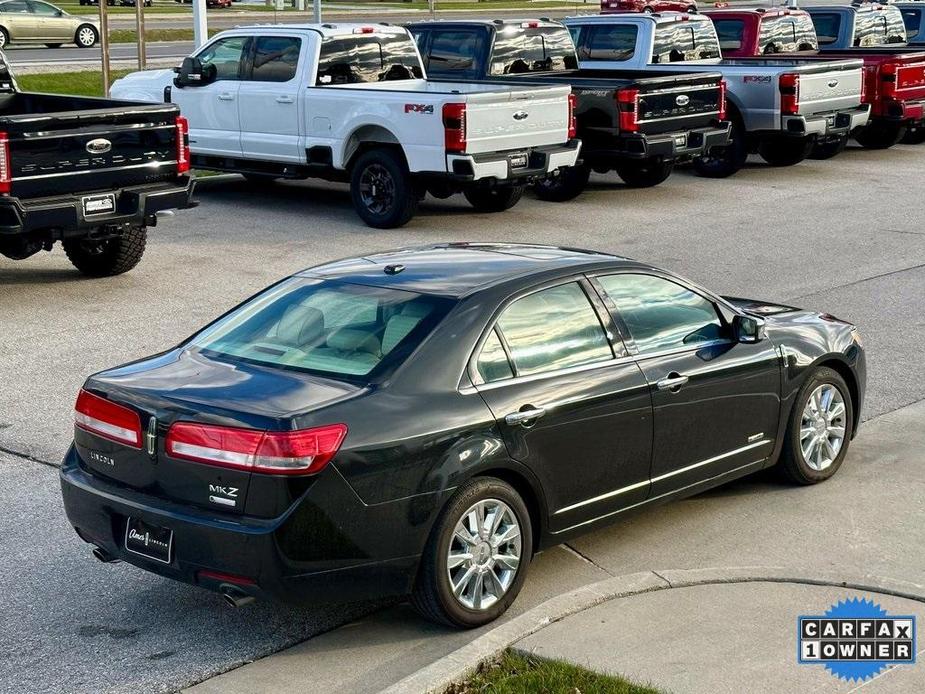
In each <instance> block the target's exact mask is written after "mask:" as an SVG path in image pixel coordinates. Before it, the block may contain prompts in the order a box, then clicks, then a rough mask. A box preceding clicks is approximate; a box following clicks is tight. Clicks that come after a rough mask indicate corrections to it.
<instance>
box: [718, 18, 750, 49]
mask: <svg viewBox="0 0 925 694" xmlns="http://www.w3.org/2000/svg"><path fill="white" fill-rule="evenodd" d="M713 26H714V27H716V35H717V36H718V37H719V47H720V48H721V49H722V50H724V51H737V50H739V49H740V48H742V41H743V37H744V35H745V22H743V21H742V20H741V19H715V20H713Z"/></svg>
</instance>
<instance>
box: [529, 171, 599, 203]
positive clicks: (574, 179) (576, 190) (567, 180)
mask: <svg viewBox="0 0 925 694" xmlns="http://www.w3.org/2000/svg"><path fill="white" fill-rule="evenodd" d="M590 178H591V169H589V168H588V167H587V166H567V167H565V168H562V169H559V174H558V175H557V176H550V177H549V178H544V179H543V180H542V181H540V182H539V183H537V184H536V185H535V186H534V190H535V191H536V197H538V198H539V199H540V200H547V201H549V202H565V201H566V200H572V199H573V198H577V197H578V196H579V195H581V193H582V191H584V189H585V188H587V187H588V179H590Z"/></svg>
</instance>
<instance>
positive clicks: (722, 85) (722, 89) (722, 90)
mask: <svg viewBox="0 0 925 694" xmlns="http://www.w3.org/2000/svg"><path fill="white" fill-rule="evenodd" d="M718 107H719V108H718V110H719V113H717V114H716V117H717V118H718V119H719V120H726V80H720V82H719V104H718Z"/></svg>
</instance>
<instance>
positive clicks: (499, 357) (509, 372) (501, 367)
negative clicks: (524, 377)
mask: <svg viewBox="0 0 925 694" xmlns="http://www.w3.org/2000/svg"><path fill="white" fill-rule="evenodd" d="M476 369H477V370H478V372H479V377H480V378H481V380H482V382H483V383H491V382H493V381H503V380H504V379H506V378H513V377H514V370H513V369H512V368H511V362H510V361H508V358H507V352H505V351H504V346H503V345H502V344H501V338H499V337H498V333H497V331H496V330H492V331H491V332H490V333H488V337H487V338H485V343H484V344H483V345H482V351H481V352H480V353H479V358H478V359H477V360H476Z"/></svg>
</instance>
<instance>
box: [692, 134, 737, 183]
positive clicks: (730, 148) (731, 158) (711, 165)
mask: <svg viewBox="0 0 925 694" xmlns="http://www.w3.org/2000/svg"><path fill="white" fill-rule="evenodd" d="M730 140H731V142H730V143H729V144H728V145H726V146H725V147H714V148H713V149H712V150H710V152H708V153H707V154H706V155H704V156H702V157H697V158H695V159H694V171H695V172H696V173H697V175H698V176H703V177H704V178H728V177H729V176H732V175H733V174H734V173H736V172H738V171H739V170H740V169H741V168H742V167H743V166H745V162H746V161H748V142H747V138H746V135H745V130H744V128H743V127H742V125H741V124H740V123H739V122H738V121H735V120H733V122H732V132H731V134H730Z"/></svg>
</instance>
